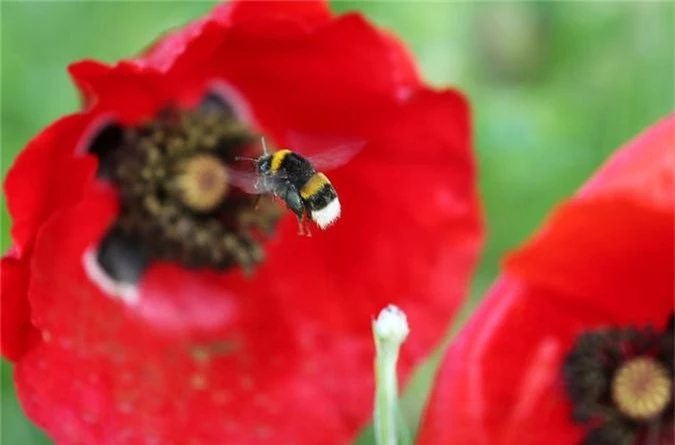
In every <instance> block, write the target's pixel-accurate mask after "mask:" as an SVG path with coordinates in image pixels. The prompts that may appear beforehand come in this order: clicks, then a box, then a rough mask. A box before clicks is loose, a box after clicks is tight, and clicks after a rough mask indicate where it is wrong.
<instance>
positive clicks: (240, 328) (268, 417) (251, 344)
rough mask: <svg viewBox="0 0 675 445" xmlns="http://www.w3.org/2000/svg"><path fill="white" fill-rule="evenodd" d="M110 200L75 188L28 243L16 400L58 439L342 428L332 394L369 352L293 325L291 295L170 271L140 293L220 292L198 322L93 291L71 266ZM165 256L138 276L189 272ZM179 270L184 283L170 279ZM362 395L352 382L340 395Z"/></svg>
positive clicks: (279, 434) (364, 398)
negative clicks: (192, 327)
mask: <svg viewBox="0 0 675 445" xmlns="http://www.w3.org/2000/svg"><path fill="white" fill-rule="evenodd" d="M115 212H116V202H115V198H114V195H111V196H110V197H109V198H106V197H103V198H100V197H98V196H95V197H94V198H91V199H87V200H84V201H83V202H81V203H80V204H78V205H77V206H76V207H75V208H74V209H73V210H70V211H61V212H59V213H58V214H57V215H55V216H54V217H53V218H51V219H50V221H49V222H48V223H46V225H45V227H44V229H43V230H42V232H41V236H40V238H39V240H38V243H37V245H36V251H35V261H34V269H35V273H34V275H33V279H32V281H31V287H30V296H31V304H32V306H33V311H34V313H35V318H34V321H35V324H36V326H37V327H38V328H39V329H40V330H41V331H42V333H43V340H44V341H43V343H42V344H41V345H40V346H39V347H38V348H36V349H34V350H32V351H31V352H29V353H28V354H27V355H26V356H24V357H23V359H22V360H21V361H20V363H19V364H18V367H17V375H16V379H17V385H18V388H19V390H20V397H21V400H22V403H23V405H24V408H25V409H26V412H27V413H28V415H29V416H30V417H31V418H33V419H34V420H35V421H36V422H37V423H38V424H39V425H41V426H42V427H43V428H45V429H46V430H47V431H49V433H50V435H51V437H52V438H53V439H54V440H55V441H56V442H59V443H73V442H74V441H77V442H79V443H96V444H106V443H109V444H113V443H115V444H116V443H122V442H124V443H147V441H148V440H150V441H152V440H155V441H158V442H159V443H170V442H171V441H174V440H180V442H181V443H190V440H195V441H199V442H200V443H228V442H230V441H236V442H237V443H249V442H250V443H260V442H261V441H263V440H264V439H268V440H269V441H272V442H273V443H285V442H289V441H291V439H293V440H296V441H297V439H298V431H304V432H303V435H302V440H303V443H325V441H326V440H327V438H330V440H335V441H336V442H344V441H346V440H347V439H348V438H349V437H351V436H352V434H354V426H353V423H354V419H353V418H350V417H347V415H346V414H344V413H342V412H341V407H340V404H339V403H336V400H335V399H332V398H331V397H330V394H331V393H332V392H333V391H335V390H334V388H336V387H342V385H343V384H344V385H345V386H346V387H349V381H348V380H349V379H352V378H355V379H357V380H358V381H359V383H360V382H361V381H362V380H363V377H364V376H363V368H365V367H366V366H369V365H370V364H371V359H370V354H366V353H365V351H362V349H364V345H363V344H361V343H359V344H356V347H354V341H353V340H352V339H350V338H349V337H347V338H345V339H344V341H342V342H335V343H337V346H336V345H335V344H334V340H335V339H334V338H332V334H330V333H329V332H327V331H325V330H321V329H319V328H320V326H309V325H308V324H307V323H303V324H301V325H295V322H296V321H298V320H296V319H295V317H294V316H293V312H292V311H290V308H288V307H285V308H284V307H282V306H280V305H279V302H277V301H275V300H273V299H270V298H269V297H268V296H267V295H266V294H262V293H260V294H253V295H250V297H251V298H242V296H239V295H236V294H234V293H232V292H228V291H227V290H221V292H219V293H218V294H217V295H216V294H215V293H214V292H215V288H214V289H211V291H210V292H212V293H213V296H214V297H213V299H210V298H211V297H210V296H209V295H208V294H205V295H202V294H201V293H197V294H192V293H190V294H186V293H183V292H186V291H187V290H186V289H185V287H184V286H186V281H185V280H183V279H182V278H183V277H182V276H180V275H179V276H178V277H177V278H176V279H175V280H169V282H166V283H160V282H157V283H155V285H154V290H155V292H164V293H165V294H164V295H161V298H159V297H158V298H155V295H153V294H152V293H149V292H148V293H144V294H143V296H142V298H143V299H147V301H143V300H142V301H141V303H139V304H140V305H147V304H148V301H149V302H152V301H156V302H164V304H170V302H172V301H180V300H181V299H184V298H187V297H192V298H194V299H197V300H199V299H201V298H202V297H205V298H206V299H207V300H206V301H205V302H203V303H204V304H208V303H218V299H217V298H216V297H219V299H220V300H221V301H220V305H219V306H217V307H215V309H216V310H218V311H220V312H223V313H225V314H226V317H225V318H224V319H220V320H218V324H217V325H211V326H209V328H208V329H204V330H202V331H201V332H187V331H182V332H176V331H171V332H168V331H166V330H164V329H159V330H158V329H156V328H157V325H155V324H151V323H147V322H146V321H145V319H143V318H138V317H137V316H136V315H135V314H137V313H138V312H137V308H135V307H133V306H125V305H124V304H122V303H121V302H119V301H116V300H113V299H111V298H110V297H107V296H105V295H102V294H101V293H100V292H99V291H98V289H96V288H95V287H94V286H93V285H92V284H91V283H90V282H89V281H88V279H87V277H86V276H85V273H84V272H83V269H82V267H81V264H82V261H83V255H84V253H85V251H86V250H87V249H88V248H89V247H91V240H92V239H97V238H99V237H100V236H101V234H102V232H103V231H104V230H105V229H106V227H107V224H108V223H107V221H108V220H109V219H110V217H111V216H113V215H114V214H115ZM83 221H87V223H86V224H82V222H83ZM55 257H58V258H59V261H58V262H56V263H55V262H54V258H55ZM163 267H164V266H161V265H159V266H156V269H155V271H154V272H151V273H150V276H149V277H148V278H147V282H150V283H151V282H153V281H154V279H155V278H154V277H155V276H157V274H163V275H164V279H166V278H168V277H169V275H168V273H174V272H175V273H178V274H188V273H187V272H185V271H183V270H182V269H178V268H169V269H166V270H161V269H162V268H163ZM190 278H191V279H190V280H189V281H188V282H191V283H195V278H199V277H190ZM212 278H213V277H212ZM220 278H221V279H223V277H220ZM177 283H178V284H179V285H180V286H182V288H181V287H178V288H173V289H170V287H171V286H172V285H174V284H177ZM203 283H205V281H204V282H203ZM261 283H262V282H261V280H256V281H253V282H251V285H252V286H253V287H260V286H264V285H265V284H264V283H262V284H261ZM207 284H208V283H207ZM158 289H159V290H158ZM201 290H202V291H203V290H204V289H201ZM244 297H248V296H244ZM223 305H224V306H223ZM212 309H213V308H212ZM144 310H147V307H145V308H144ZM145 313H147V312H144V314H145ZM190 315H194V314H189V313H188V316H190ZM363 324H364V325H367V324H368V320H364V321H363ZM324 338H325V339H327V340H328V342H327V344H326V346H327V349H326V350H325V351H326V352H325V353H324V352H322V351H323V349H322V348H321V341H322V340H323V339H324ZM315 342H318V343H319V345H316V344H315ZM317 347H318V348H319V349H318V351H317V349H315V348H317ZM336 348H339V349H340V350H338V351H336V350H335V349H336ZM352 352H355V353H358V355H349V354H351V353H352ZM345 357H350V359H349V360H341V361H342V363H341V361H339V360H338V358H342V359H344V358H345ZM364 360H365V363H364V362H363V361H364ZM328 364H330V365H332V366H326V365H328ZM343 380H344V381H343ZM369 400H370V394H369V393H363V394H360V397H359V398H358V399H357V400H353V399H352V400H351V402H352V403H359V404H364V405H365V404H366V403H368V401H369ZM244 437H248V438H249V439H246V440H245V439H243V438H244ZM76 439H77V440H76ZM242 441H244V442H242Z"/></svg>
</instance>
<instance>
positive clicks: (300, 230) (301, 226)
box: [298, 216, 305, 236]
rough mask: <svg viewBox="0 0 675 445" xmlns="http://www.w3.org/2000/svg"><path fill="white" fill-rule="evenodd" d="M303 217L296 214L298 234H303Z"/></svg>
mask: <svg viewBox="0 0 675 445" xmlns="http://www.w3.org/2000/svg"><path fill="white" fill-rule="evenodd" d="M302 219H303V217H302V216H298V235H299V236H305V225H304V224H303V222H302Z"/></svg>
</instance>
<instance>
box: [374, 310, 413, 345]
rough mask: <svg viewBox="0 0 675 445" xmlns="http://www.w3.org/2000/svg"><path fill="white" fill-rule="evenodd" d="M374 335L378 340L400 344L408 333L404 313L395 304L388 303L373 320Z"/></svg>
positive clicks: (408, 329)
mask: <svg viewBox="0 0 675 445" xmlns="http://www.w3.org/2000/svg"><path fill="white" fill-rule="evenodd" d="M374 329H375V335H377V337H378V339H379V340H380V341H387V342H392V343H396V344H398V345H400V344H401V343H403V342H404V341H405V339H406V338H407V337H408V334H409V333H410V328H409V327H408V319H407V317H406V316H405V313H404V312H403V311H402V310H401V309H399V308H398V307H397V306H394V305H393V304H390V305H389V306H387V307H386V308H384V309H382V311H380V315H378V316H377V320H375V326H374Z"/></svg>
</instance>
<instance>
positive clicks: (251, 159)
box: [234, 156, 257, 162]
mask: <svg viewBox="0 0 675 445" xmlns="http://www.w3.org/2000/svg"><path fill="white" fill-rule="evenodd" d="M234 160H235V161H242V160H243V161H253V162H255V161H257V159H256V158H249V157H248V156H235V158H234Z"/></svg>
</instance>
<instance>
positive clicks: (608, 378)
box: [564, 318, 674, 445]
mask: <svg viewBox="0 0 675 445" xmlns="http://www.w3.org/2000/svg"><path fill="white" fill-rule="evenodd" d="M673 366H674V365H673V322H672V318H671V322H670V323H669V325H668V327H667V328H665V329H664V330H663V331H661V332H659V331H657V330H656V329H654V328H653V327H645V328H636V327H626V328H622V329H602V330H596V331H591V332H586V333H584V334H582V335H580V336H579V337H578V338H577V341H576V344H575V346H574V348H573V350H572V351H571V352H570V353H569V354H568V355H567V357H566V359H565V364H564V379H565V384H566V389H567V394H568V396H569V398H570V400H571V401H572V403H573V406H574V411H573V418H574V420H575V421H576V422H577V423H580V424H582V425H586V426H587V427H588V428H589V432H588V435H587V436H586V439H585V441H584V442H583V443H584V445H604V444H610V443H616V444H641V443H645V442H644V441H645V440H647V438H649V440H653V443H655V444H660V443H662V441H663V440H666V439H667V438H668V437H671V436H669V435H668V434H670V432H671V431H672V429H673V371H674V369H673ZM650 443H651V442H650Z"/></svg>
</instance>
